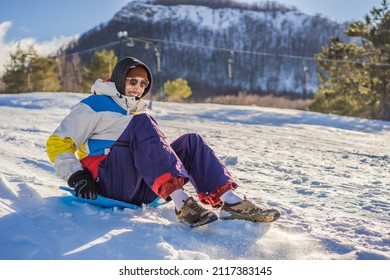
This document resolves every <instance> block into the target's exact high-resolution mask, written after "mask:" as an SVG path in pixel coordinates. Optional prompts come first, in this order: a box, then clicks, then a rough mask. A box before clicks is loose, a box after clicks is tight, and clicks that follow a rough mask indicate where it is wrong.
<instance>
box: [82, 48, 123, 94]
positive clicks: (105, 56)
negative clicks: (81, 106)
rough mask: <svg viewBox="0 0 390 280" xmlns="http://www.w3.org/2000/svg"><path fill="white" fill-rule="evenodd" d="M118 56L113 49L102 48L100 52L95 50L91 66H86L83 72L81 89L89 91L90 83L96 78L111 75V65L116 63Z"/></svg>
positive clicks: (105, 77)
mask: <svg viewBox="0 0 390 280" xmlns="http://www.w3.org/2000/svg"><path fill="white" fill-rule="evenodd" d="M117 60H118V58H117V57H116V56H115V53H114V51H113V50H110V51H107V50H106V49H103V50H102V51H101V52H95V55H94V57H93V58H92V62H91V66H90V67H86V68H85V69H84V73H83V82H82V85H83V91H84V92H90V90H91V85H92V84H93V83H94V82H95V80H96V79H104V80H106V79H108V78H109V77H110V76H111V72H112V70H113V67H114V66H115V64H116V63H117Z"/></svg>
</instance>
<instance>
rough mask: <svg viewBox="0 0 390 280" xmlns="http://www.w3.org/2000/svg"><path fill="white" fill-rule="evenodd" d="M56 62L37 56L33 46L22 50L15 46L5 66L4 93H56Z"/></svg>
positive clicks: (57, 84)
mask: <svg viewBox="0 0 390 280" xmlns="http://www.w3.org/2000/svg"><path fill="white" fill-rule="evenodd" d="M56 68H57V62H56V60H55V59H53V58H47V57H42V56H38V54H37V52H36V51H35V49H34V47H33V46H29V47H28V49H27V50H22V48H21V47H20V44H18V45H17V47H16V51H15V53H11V61H10V63H9V64H8V65H5V73H4V76H3V82H4V83H5V91H6V92H9V93H21V92H32V91H58V90H59V89H60V88H61V86H60V82H59V80H58V73H56V72H55V71H56Z"/></svg>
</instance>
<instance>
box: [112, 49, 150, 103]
mask: <svg viewBox="0 0 390 280" xmlns="http://www.w3.org/2000/svg"><path fill="white" fill-rule="evenodd" d="M139 66H142V67H143V68H145V70H146V73H147V74H148V81H149V85H148V86H147V87H146V88H145V91H144V93H143V94H142V96H141V97H144V96H145V95H147V94H148V93H149V91H150V89H151V88H152V72H151V71H150V69H149V68H148V66H146V64H145V63H143V62H142V61H140V60H138V59H136V58H134V57H131V56H127V57H125V58H122V59H121V60H120V61H119V62H118V63H117V64H116V65H115V67H114V70H113V71H112V74H111V79H110V80H111V82H114V83H115V86H116V89H117V90H118V91H119V93H120V94H123V95H124V94H125V89H126V74H127V72H128V71H129V69H131V68H135V67H139Z"/></svg>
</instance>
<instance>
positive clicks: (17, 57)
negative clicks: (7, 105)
mask: <svg viewBox="0 0 390 280" xmlns="http://www.w3.org/2000/svg"><path fill="white" fill-rule="evenodd" d="M30 60H31V59H30V57H29V55H28V53H27V52H25V51H23V50H22V49H21V47H20V44H18V45H17V46H16V51H15V53H11V61H10V62H9V64H7V65H5V73H4V75H3V82H4V83H5V92H8V93H20V92H26V91H27V87H28V83H29V77H28V75H29V73H28V72H29V70H28V67H29V64H30Z"/></svg>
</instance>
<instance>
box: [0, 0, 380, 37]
mask: <svg viewBox="0 0 390 280" xmlns="http://www.w3.org/2000/svg"><path fill="white" fill-rule="evenodd" d="M239 1H245V2H261V1H254V0H239ZM127 2H129V1H128V0H7V1H2V3H1V9H0V23H2V22H5V21H10V22H11V23H12V25H11V27H10V28H8V29H7V31H6V32H5V33H6V34H5V36H4V38H3V40H4V41H18V40H21V39H23V38H26V37H28V38H34V39H36V41H38V42H39V41H47V40H51V39H53V37H59V36H73V35H77V34H82V33H84V32H86V31H88V30H89V29H91V28H93V27H95V26H96V25H98V24H99V23H102V22H107V21H109V20H110V19H111V18H112V17H113V16H114V14H115V13H116V12H117V11H119V10H120V9H121V8H122V7H123V6H124V5H126V3H127ZM278 2H280V3H286V4H291V5H294V6H295V7H297V8H298V9H299V10H301V11H303V12H304V13H307V14H311V15H314V14H322V15H324V16H326V17H329V18H331V19H333V20H337V21H346V20H352V19H355V20H362V19H363V17H364V15H365V14H367V13H368V12H369V11H370V10H371V8H372V7H373V6H376V7H379V6H380V3H381V2H382V0H279V1H278Z"/></svg>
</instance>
